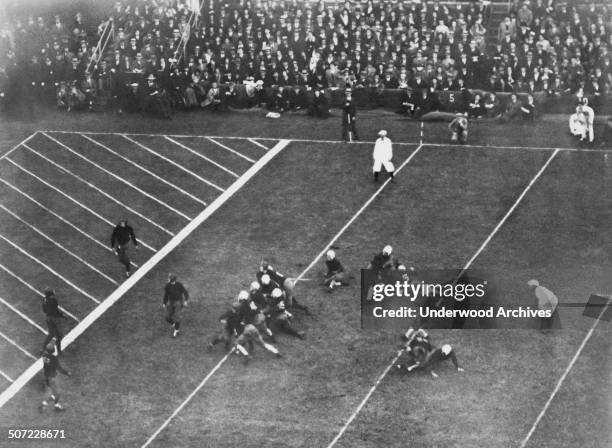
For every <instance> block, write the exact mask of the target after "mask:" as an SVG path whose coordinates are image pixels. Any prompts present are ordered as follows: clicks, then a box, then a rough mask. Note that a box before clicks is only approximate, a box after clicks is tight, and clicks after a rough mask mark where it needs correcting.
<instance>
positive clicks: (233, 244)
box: [0, 112, 612, 448]
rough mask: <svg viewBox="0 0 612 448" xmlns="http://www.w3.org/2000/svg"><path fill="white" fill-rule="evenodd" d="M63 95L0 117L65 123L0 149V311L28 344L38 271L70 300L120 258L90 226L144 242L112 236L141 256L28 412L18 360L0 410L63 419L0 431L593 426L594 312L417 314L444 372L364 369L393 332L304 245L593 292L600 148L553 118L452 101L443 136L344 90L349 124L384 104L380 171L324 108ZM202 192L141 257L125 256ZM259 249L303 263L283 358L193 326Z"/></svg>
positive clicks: (545, 439)
mask: <svg viewBox="0 0 612 448" xmlns="http://www.w3.org/2000/svg"><path fill="white" fill-rule="evenodd" d="M62 117H65V119H64V120H63V121H62V122H59V121H58V118H57V116H56V115H51V114H45V113H42V112H41V113H40V115H38V116H37V117H34V119H32V120H30V121H28V122H23V121H13V122H8V123H5V124H4V125H3V127H4V129H3V130H4V131H6V132H5V135H6V134H7V133H8V134H11V135H12V136H13V140H12V141H10V142H9V141H8V140H7V144H6V145H5V148H6V149H7V150H9V149H11V148H12V147H13V146H15V145H16V144H18V143H19V141H20V140H21V139H23V138H26V137H28V136H29V135H31V134H33V133H34V132H36V131H44V130H45V129H47V130H58V129H61V130H64V131H70V132H67V133H64V132H37V133H36V134H35V135H34V136H33V137H31V138H30V139H29V140H28V141H27V142H25V144H21V145H18V146H17V149H15V150H13V151H12V152H11V153H10V154H8V156H3V158H2V161H1V162H0V178H1V179H2V182H1V185H0V187H1V188H2V192H3V196H2V207H1V208H2V209H1V210H0V213H1V214H0V216H1V218H0V226H1V231H0V235H2V237H3V238H2V241H0V243H1V244H2V252H1V260H0V263H1V264H2V266H4V267H5V269H4V270H2V271H1V272H0V279H1V282H0V288H1V289H0V298H1V299H2V302H1V303H0V307H1V308H2V313H1V314H0V316H1V317H0V318H1V319H2V320H1V321H0V331H1V332H2V334H4V335H5V336H6V337H7V338H8V339H10V340H11V341H13V342H15V344H17V345H18V346H19V347H21V348H23V349H24V350H25V352H28V353H30V354H31V356H32V357H34V358H36V357H37V356H38V351H39V350H40V345H41V342H42V339H43V337H44V336H43V333H42V332H41V329H42V330H44V328H45V325H44V319H43V316H42V312H41V310H40V301H39V297H38V296H39V292H40V291H41V290H42V289H44V288H45V287H47V286H49V285H52V286H53V287H54V288H55V289H56V290H57V292H58V295H59V297H60V303H61V304H62V305H63V306H64V307H65V309H66V310H67V311H69V312H70V313H71V314H72V315H73V316H74V317H75V319H78V320H83V319H84V318H85V316H86V315H87V314H88V313H89V312H91V311H92V310H93V309H94V308H95V307H96V306H97V303H96V300H97V301H103V300H105V298H106V297H108V296H109V295H111V294H112V293H113V291H115V290H117V287H118V284H122V283H123V282H124V278H123V277H122V270H121V266H120V265H119V264H118V263H117V261H116V260H115V258H114V256H113V254H112V253H111V252H110V251H109V250H108V249H107V248H106V247H107V246H108V243H109V241H108V240H109V237H110V231H111V230H112V227H111V225H112V224H114V223H116V221H117V220H118V219H119V218H120V217H127V218H128V219H129V220H130V222H131V223H132V224H133V225H134V227H135V228H136V231H137V235H138V236H139V237H140V238H141V240H142V242H143V246H144V244H146V245H147V246H149V248H147V247H141V248H140V249H139V250H138V251H134V250H132V251H131V253H132V255H133V258H134V262H135V263H137V264H138V265H139V266H140V267H141V268H140V269H142V270H141V272H145V270H146V273H144V275H143V276H142V278H138V279H135V280H137V281H134V285H133V286H132V287H131V288H130V289H129V290H127V291H125V294H124V295H123V296H122V297H121V298H120V299H119V300H118V301H117V302H116V303H115V304H114V305H113V306H112V307H110V308H109V309H108V310H107V311H106V312H105V313H104V314H103V315H102V316H101V317H100V318H99V319H98V320H97V321H96V322H95V323H93V325H91V327H89V328H88V329H87V330H86V331H85V332H84V333H83V334H81V335H80V336H79V337H78V339H76V340H75V342H74V343H73V344H72V345H71V346H70V347H69V348H68V349H67V350H66V352H65V354H64V355H63V357H62V361H63V364H65V365H66V366H67V367H68V368H69V369H70V370H72V372H73V376H72V377H71V378H65V377H63V378H61V385H62V389H63V391H64V393H65V396H64V399H65V402H66V406H67V411H66V412H65V413H62V414H54V413H53V412H52V411H46V413H45V414H43V415H40V414H39V413H38V411H37V405H38V402H39V401H40V399H41V398H42V389H41V377H40V376H36V377H35V378H34V379H33V380H32V381H30V382H28V383H27V384H26V385H25V387H23V389H22V390H20V391H19V393H17V394H16V395H15V396H14V397H13V398H12V399H11V400H10V401H9V402H8V403H7V404H6V405H4V406H3V407H2V409H0V426H2V428H3V432H4V433H6V432H7V430H8V429H9V428H58V429H64V430H65V432H66V437H67V438H66V439H64V440H61V441H55V442H44V445H43V443H42V442H41V441H24V440H19V441H16V442H15V443H14V445H15V446H69V447H98V446H113V447H133V446H136V447H142V446H144V445H146V446H160V447H161V446H169V447H195V446H197V447H211V448H216V447H219V448H220V447H256V446H257V447H261V446H265V447H279V448H280V447H307V448H310V447H313V448H314V447H331V446H338V447H340V446H342V447H351V448H354V447H400V446H401V447H404V446H410V447H500V448H501V447H504V448H505V447H519V446H528V447H577V446H581V447H605V446H610V445H612V433H611V431H610V429H609V428H610V422H612V409H611V406H610V403H611V402H612V400H611V398H612V392H611V391H612V387H611V386H612V374H611V372H612V357H611V355H612V346H611V345H610V328H609V324H608V323H607V322H605V321H603V320H602V321H601V322H598V321H595V320H593V319H588V318H585V317H582V316H581V311H582V310H581V309H579V308H562V309H561V320H562V322H563V324H564V329H563V330H560V331H557V332H555V333H554V334H545V333H541V332H539V331H538V330H537V329H535V328H521V329H505V330H455V331H452V330H439V331H432V332H431V333H432V338H433V340H434V342H435V343H442V342H449V343H451V344H452V345H453V346H454V347H456V350H457V353H458V356H459V360H460V362H461V364H462V365H463V366H464V367H465V369H466V372H464V373H461V374H460V373H456V372H454V371H453V370H452V369H450V368H448V369H441V370H440V371H439V373H440V378H438V379H437V380H434V379H433V378H431V377H429V376H426V375H414V376H410V377H405V376H400V375H398V374H396V373H394V372H393V370H391V371H390V373H387V370H386V368H387V366H388V365H389V364H390V363H391V361H392V359H393V358H394V356H395V354H396V351H397V347H398V344H399V342H400V341H399V338H398V335H397V334H393V333H391V332H370V331H368V332H366V331H362V330H361V329H360V327H359V322H360V314H359V311H360V308H359V285H358V284H354V285H353V286H351V287H349V288H342V289H340V290H337V291H335V292H334V293H333V294H328V293H327V292H326V291H325V290H324V289H323V288H322V287H320V286H319V285H318V283H319V280H320V278H321V271H322V270H323V262H322V260H318V257H319V255H320V253H321V252H322V251H324V250H325V249H326V248H327V247H329V246H330V245H331V244H333V245H335V246H337V247H338V250H337V253H338V255H339V257H340V258H341V260H342V261H343V263H344V264H346V265H347V266H349V267H350V268H351V269H352V270H353V271H354V272H357V271H358V269H359V268H361V267H364V266H365V265H366V264H367V262H368V261H369V259H370V258H371V257H372V255H373V254H374V253H376V252H377V251H379V250H380V249H381V247H382V246H384V245H385V244H392V245H393V246H394V248H395V251H396V252H397V253H398V254H399V255H400V258H401V259H402V260H405V261H406V262H407V263H409V264H410V265H413V266H415V267H417V268H418V269H425V268H462V267H464V266H465V265H466V264H467V263H469V264H470V266H471V267H474V268H478V269H483V270H485V271H486V272H487V273H488V274H489V275H490V276H491V277H494V278H495V280H496V283H497V285H498V287H499V290H500V291H502V298H503V299H507V300H510V299H512V300H514V301H528V300H530V294H531V293H530V291H529V289H528V288H527V286H526V282H527V280H528V279H530V278H537V279H539V280H540V281H541V282H542V283H543V284H545V285H547V286H549V287H550V288H551V289H552V290H553V291H555V292H556V293H557V295H558V296H559V298H560V301H561V302H586V300H587V298H588V297H589V296H590V295H591V294H596V293H598V294H602V295H610V294H612V279H611V278H610V276H609V269H610V266H611V257H610V241H611V240H612V235H611V234H610V232H611V230H610V229H609V226H608V225H607V224H608V223H609V222H610V221H611V218H612V216H611V214H612V207H611V205H612V204H611V198H612V196H611V195H610V193H609V191H610V180H609V179H610V175H611V174H612V159H608V150H609V149H607V148H595V149H593V150H590V149H588V150H573V149H572V146H573V143H572V141H571V140H570V139H569V138H568V137H567V136H566V135H565V134H564V132H562V131H560V130H561V129H564V124H561V123H559V122H556V121H554V120H550V121H543V122H542V123H538V124H536V125H534V126H522V125H518V126H512V127H502V126H500V125H484V124H482V125H475V126H474V127H473V129H472V132H471V141H470V144H473V145H476V146H461V147H455V146H448V145H446V144H445V142H446V139H447V134H446V131H445V129H444V128H445V125H444V124H443V123H426V124H425V125H424V127H423V134H422V135H423V143H424V144H421V127H420V125H419V124H418V123H415V122H408V121H406V120H401V119H398V118H396V117H394V116H391V117H385V116H376V115H374V114H371V115H369V114H364V117H363V118H360V122H359V125H360V126H361V128H360V131H361V134H362V137H363V138H364V140H373V139H374V137H375V134H376V130H378V129H380V128H383V127H384V128H386V129H388V130H389V133H390V136H391V138H392V139H393V140H394V141H395V142H398V143H399V142H407V143H405V144H396V145H395V162H396V166H398V167H401V170H400V171H399V172H398V175H397V179H396V181H395V182H394V183H386V184H382V185H381V184H374V183H373V182H372V181H371V178H370V176H371V173H370V169H371V168H370V157H371V146H372V145H371V144H345V143H339V142H336V140H337V139H338V138H339V135H338V132H339V126H337V125H338V124H339V123H336V122H335V121H334V119H332V120H328V121H311V120H308V119H304V118H302V117H282V118H281V119H279V120H276V121H275V120H266V119H264V118H261V117H260V116H259V115H257V114H246V113H245V114H236V115H225V116H220V117H219V116H213V115H206V114H202V115H193V116H189V115H181V116H178V117H176V118H175V120H173V122H172V123H166V122H149V121H143V120H139V119H137V118H135V117H130V116H128V117H121V118H117V117H115V116H104V117H102V118H100V117H99V116H92V115H69V116H62ZM87 132H92V133H91V134H90V133H87ZM120 133H128V134H129V135H127V136H123V135H120ZM144 134H151V135H144ZM152 134H159V135H152ZM164 135H165V136H164ZM187 135H189V136H187ZM168 136H170V137H168ZM202 136H212V137H213V138H212V140H211V139H210V138H206V137H202ZM233 137H245V138H233ZM246 137H253V139H250V140H249V139H247V138H246ZM280 139H288V140H291V141H290V142H285V141H284V140H283V141H281V140H280ZM281 143H282V144H283V145H284V144H287V143H288V144H287V146H277V145H280V144H281ZM505 145H508V146H510V147H508V146H505ZM557 148H559V149H560V150H557ZM271 151H273V154H272V153H271ZM262 158H264V159H262ZM258 161H259V162H258ZM253 167H255V168H253ZM26 170H27V171H26ZM245 173H246V174H245ZM245 175H246V176H247V177H244V176H245ZM241 179H242V181H245V180H246V183H244V185H242V183H239V184H236V182H240V180H241ZM247 179H248V180H247ZM236 185H240V187H239V188H237V187H236ZM94 187H95V188H94ZM230 192H231V193H233V195H231V196H229V195H228V193H230ZM24 193H25V194H24ZM26 195H27V196H26ZM226 196H228V197H227V199H226ZM70 198H71V199H70ZM221 200H222V201H223V203H222V204H221V205H220V206H219V208H218V209H215V211H214V212H213V213H211V214H210V216H208V217H207V218H206V219H205V220H204V221H202V223H201V225H198V226H197V227H196V228H195V229H194V231H193V232H192V233H191V234H190V235H189V236H187V237H186V238H185V239H184V240H183V241H182V242H181V243H180V244H179V245H178V247H176V248H175V249H173V250H172V251H170V252H169V253H168V254H167V255H166V256H165V257H164V258H163V259H161V261H160V262H159V263H158V264H156V265H155V266H153V267H152V269H150V270H148V266H149V264H147V260H150V259H151V257H155V256H156V254H159V253H160V252H161V253H162V254H163V253H164V252H163V251H164V249H163V248H164V246H165V245H166V244H167V243H168V242H169V241H171V239H172V238H173V237H174V236H176V235H177V234H179V233H180V232H181V230H182V229H184V228H185V227H186V226H188V225H189V223H190V222H191V220H193V219H194V218H196V217H198V216H201V214H202V212H203V211H205V210H206V206H207V205H208V206H209V207H211V205H210V204H219V203H220V201H221ZM35 201H36V202H35ZM77 202H78V203H77ZM204 203H205V204H206V205H205V204H204ZM79 204H81V205H79ZM83 206H85V207H87V208H88V209H89V210H87V209H86V208H84V207H83ZM59 217H61V218H62V219H60V218H59ZM68 223H70V224H68ZM77 228H78V229H79V230H76V229H77ZM34 229H37V230H38V232H37V231H36V230H34ZM43 234H44V235H46V236H47V237H48V238H46V237H45V236H43ZM17 247H18V248H20V249H21V251H20V250H19V249H18V248H17ZM24 251H25V252H26V253H27V254H30V255H31V256H32V257H35V258H36V260H39V261H40V263H39V262H37V261H34V260H33V259H32V258H31V257H28V256H27V255H25V254H24ZM262 256H263V257H266V258H267V259H270V260H271V261H272V263H273V264H274V266H275V267H278V268H279V269H280V270H281V271H283V272H286V273H287V274H289V275H291V276H298V275H300V274H304V276H305V277H307V278H310V279H312V280H311V281H305V282H301V283H300V284H299V285H298V289H297V295H298V298H299V300H300V301H301V302H304V303H306V304H308V305H309V307H310V308H311V309H312V311H313V316H312V317H309V316H304V315H302V314H300V313H297V318H296V320H297V322H296V326H298V327H299V328H301V329H304V330H306V332H307V338H306V340H305V341H300V340H297V339H294V338H290V337H285V336H281V337H280V338H279V339H280V340H279V343H278V347H279V349H280V350H281V351H282V353H283V354H284V357H283V358H282V359H274V358H273V357H271V356H268V355H269V354H268V353H264V352H263V350H257V351H256V352H255V353H254V360H253V362H252V363H250V364H249V365H248V366H244V365H243V364H242V362H241V361H240V360H239V359H238V358H237V357H235V356H229V357H226V356H224V354H223V353H222V352H221V347H218V349H217V350H216V351H213V352H212V353H209V352H208V351H207V350H206V345H207V342H208V341H209V340H210V338H211V337H212V335H213V334H214V333H215V332H216V331H217V318H218V316H219V315H220V314H221V313H222V312H223V311H225V309H226V308H227V307H228V306H229V304H230V303H231V301H232V297H233V296H235V294H236V293H237V291H239V290H240V289H241V288H244V287H246V286H247V285H248V284H249V283H250V281H251V280H252V279H253V278H254V273H255V269H256V267H257V265H258V263H259V260H260V258H261V257H262ZM77 257H78V258H77ZM84 262H86V263H87V264H85V263H84ZM41 263H44V265H45V266H46V267H45V266H43V265H42V264H41ZM88 265H89V266H88ZM143 266H146V267H147V268H146V269H144V268H143ZM49 268H50V269H52V270H53V271H54V272H55V273H54V272H52V271H51V270H50V269H49ZM92 268H95V269H92ZM170 271H172V272H176V273H177V274H178V276H179V278H180V280H181V281H183V282H184V283H185V284H186V286H187V287H188V289H189V290H190V292H191V293H192V296H193V299H194V300H193V301H192V303H190V305H189V307H188V308H187V313H186V314H185V318H184V323H183V331H182V334H181V335H180V336H179V337H178V338H176V339H172V338H171V337H170V329H169V327H168V326H167V324H166V323H165V322H164V321H163V313H162V310H161V307H160V304H161V298H162V291H163V286H164V284H165V279H166V276H167V273H168V272H170ZM136 272H137V273H138V271H136ZM68 282H70V283H68ZM120 288H121V287H120ZM123 288H124V289H125V286H124V287H123ZM4 302H6V303H4ZM9 305H10V306H9ZM17 311H18V312H19V313H18V312H17ZM20 314H21V315H20ZM22 315H23V316H22ZM24 316H25V317H27V318H28V319H29V320H30V321H28V320H27V319H25V318H24ZM596 323H597V325H596V326H595V324H596ZM70 324H71V325H70V326H74V325H75V324H76V320H74V319H73V320H71V322H70ZM592 328H594V330H592V331H590V330H591V329H592ZM587 336H588V338H587ZM585 341H586V342H585ZM0 350H1V351H0V359H1V360H2V361H1V362H0V370H1V371H2V372H4V374H5V375H6V376H8V378H10V379H13V380H14V379H16V378H17V377H18V376H19V375H20V374H21V372H23V371H24V370H25V369H27V368H28V366H29V365H31V364H32V362H33V359H32V358H31V357H29V356H28V355H26V353H24V351H21V350H19V348H17V347H16V346H15V345H12V344H11V343H10V342H9V341H8V340H7V339H4V338H2V339H0ZM576 355H578V356H577V357H576ZM574 358H575V359H574ZM570 366H571V369H568V367H570ZM211 372H212V374H211ZM379 380H380V381H379ZM560 380H562V381H561V382H559V381H560ZM0 381H4V383H3V384H2V385H1V387H2V388H6V387H8V386H9V385H10V381H9V379H7V378H2V379H0ZM551 394H554V396H553V399H552V400H550V402H549V399H550V398H551ZM186 399H188V400H187V401H186ZM543 410H544V412H543V414H541V412H542V411H543ZM174 412H176V413H175V414H174ZM540 414H541V416H540ZM536 421H537V425H536V427H535V429H534V430H533V431H531V429H532V427H533V426H534V423H536ZM2 437H3V443H2V444H4V440H7V439H6V437H7V436H6V434H4V435H3V436H2ZM7 442H9V441H8V440H7ZM28 442H29V443H28ZM9 446H11V444H9Z"/></svg>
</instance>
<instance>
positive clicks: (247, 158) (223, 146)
mask: <svg viewBox="0 0 612 448" xmlns="http://www.w3.org/2000/svg"><path fill="white" fill-rule="evenodd" d="M205 138H206V140H210V141H211V142H213V143H215V144H216V145H218V146H220V147H221V148H223V149H226V150H228V151H229V152H231V153H234V154H236V155H237V156H238V157H242V158H243V159H244V160H248V161H249V162H251V163H255V161H254V160H253V159H251V158H250V157H247V156H245V155H244V154H242V153H241V152H238V151H236V150H235V149H232V148H230V147H229V146H225V145H224V144H223V143H219V142H218V141H217V140H215V139H214V138H212V137H205ZM215 138H222V137H215ZM291 141H292V142H293V141H295V140H293V139H292V140H291Z"/></svg>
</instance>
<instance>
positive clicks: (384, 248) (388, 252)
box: [382, 245, 393, 255]
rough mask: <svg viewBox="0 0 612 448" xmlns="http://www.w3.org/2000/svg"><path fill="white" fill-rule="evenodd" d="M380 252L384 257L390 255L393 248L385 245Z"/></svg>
mask: <svg viewBox="0 0 612 448" xmlns="http://www.w3.org/2000/svg"><path fill="white" fill-rule="evenodd" d="M382 252H383V254H385V255H391V252H393V248H392V247H391V246H389V245H386V246H385V247H383V250H382Z"/></svg>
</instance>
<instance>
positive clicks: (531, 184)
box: [457, 149, 559, 278]
mask: <svg viewBox="0 0 612 448" xmlns="http://www.w3.org/2000/svg"><path fill="white" fill-rule="evenodd" d="M557 154H559V150H558V149H555V151H554V152H553V153H552V154H551V155H550V157H549V158H548V159H547V160H546V162H545V163H544V165H542V168H540V170H539V171H538V172H537V173H536V175H535V176H534V177H533V179H531V182H529V184H528V185H527V187H525V189H524V190H523V192H522V193H521V194H520V196H519V197H518V198H517V199H516V201H515V202H514V204H512V207H510V210H508V212H507V213H506V214H505V215H504V217H503V218H502V219H501V221H499V223H498V224H497V225H496V226H495V228H494V229H493V231H492V232H491V233H490V234H489V236H488V237H487V239H486V240H484V242H483V243H482V245H481V246H480V247H479V248H478V250H477V251H476V253H475V254H474V255H472V258H470V259H469V261H468V262H467V263H466V265H465V266H464V267H463V269H462V270H461V272H460V273H459V275H458V276H457V278H460V277H461V276H462V275H463V274H464V273H465V271H467V270H468V269H469V268H470V266H471V265H472V263H473V262H474V260H476V258H477V257H478V255H480V253H481V252H482V251H483V250H484V248H485V247H487V245H488V244H489V242H490V241H491V240H492V239H493V237H494V236H495V234H496V233H497V232H498V231H499V229H500V228H501V226H503V225H504V223H505V222H506V220H507V219H508V217H509V216H510V215H511V214H512V212H513V211H514V209H515V208H516V207H517V206H518V205H519V203H520V202H521V201H522V200H523V198H524V197H525V195H526V194H527V192H528V191H529V190H531V187H532V186H533V184H535V183H536V181H537V180H538V179H539V178H540V176H541V175H542V173H543V172H544V170H545V169H546V168H547V167H548V165H549V164H550V162H552V160H553V159H554V158H555V157H556V155H557Z"/></svg>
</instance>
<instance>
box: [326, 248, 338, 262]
mask: <svg viewBox="0 0 612 448" xmlns="http://www.w3.org/2000/svg"><path fill="white" fill-rule="evenodd" d="M325 255H326V256H327V259H328V260H333V259H334V258H336V252H334V251H333V250H331V249H330V250H328V251H327V254H325Z"/></svg>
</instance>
